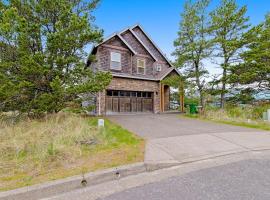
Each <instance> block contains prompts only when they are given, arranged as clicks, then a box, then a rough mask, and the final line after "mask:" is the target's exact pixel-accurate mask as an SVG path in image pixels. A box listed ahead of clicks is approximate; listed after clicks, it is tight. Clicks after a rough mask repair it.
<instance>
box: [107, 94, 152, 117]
mask: <svg viewBox="0 0 270 200" xmlns="http://www.w3.org/2000/svg"><path fill="white" fill-rule="evenodd" d="M106 112H107V113H114V112H153V93H152V92H140V91H120V90H108V91H107V95H106Z"/></svg>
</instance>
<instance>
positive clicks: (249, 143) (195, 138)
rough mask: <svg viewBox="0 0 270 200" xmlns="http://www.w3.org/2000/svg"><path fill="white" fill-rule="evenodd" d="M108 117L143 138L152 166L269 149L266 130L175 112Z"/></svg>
mask: <svg viewBox="0 0 270 200" xmlns="http://www.w3.org/2000/svg"><path fill="white" fill-rule="evenodd" d="M109 119H110V120H112V121H114V122H116V123H118V124H120V125H121V126H122V127H124V128H126V129H128V130H130V131H131V132H133V133H135V134H137V135H139V136H141V137H143V138H145V139H146V140H147V143H146V152H145V163H146V164H149V165H153V166H159V165H161V166H163V165H165V166H166V165H177V164H179V163H184V162H190V161H196V160H203V159H207V158H213V157H217V156H222V155H228V154H235V153H240V152H248V151H256V150H264V149H270V132H267V131H260V130H256V129H249V128H243V127H238V126H231V125H225V124H218V123H212V122H206V121H201V120H197V119H189V118H184V117H181V116H180V115H179V114H160V115H153V114H145V115H115V116H110V117H109Z"/></svg>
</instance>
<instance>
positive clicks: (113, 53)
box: [111, 52, 121, 62]
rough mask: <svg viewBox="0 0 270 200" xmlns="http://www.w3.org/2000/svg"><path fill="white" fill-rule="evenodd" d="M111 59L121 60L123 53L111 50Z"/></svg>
mask: <svg viewBox="0 0 270 200" xmlns="http://www.w3.org/2000/svg"><path fill="white" fill-rule="evenodd" d="M111 61H115V62H121V54H120V53H116V52H111Z"/></svg>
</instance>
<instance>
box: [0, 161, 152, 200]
mask: <svg viewBox="0 0 270 200" xmlns="http://www.w3.org/2000/svg"><path fill="white" fill-rule="evenodd" d="M155 169H156V168H155ZM150 170H151V168H148V167H147V165H145V164H144V163H143V162H140V163H135V164H130V165H123V166H119V167H115V168H110V169H106V170H102V171H97V172H90V173H87V174H85V175H84V178H83V176H82V175H77V176H72V177H68V178H64V179H60V180H55V181H49V182H46V183H41V184H37V185H32V186H27V187H23V188H19V189H15V190H10V191H5V192H0V199H1V200H14V199H16V200H23V199H27V200H33V199H39V198H46V197H49V196H52V195H56V194H60V193H64V192H68V191H71V190H76V189H80V188H84V187H87V186H92V185H96V184H100V183H103V182H107V181H112V180H117V179H119V178H122V177H126V176H129V175H136V174H139V173H143V172H146V171H150ZM82 180H84V181H83V182H84V183H85V186H83V185H82Z"/></svg>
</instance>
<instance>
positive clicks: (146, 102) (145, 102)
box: [142, 98, 153, 112]
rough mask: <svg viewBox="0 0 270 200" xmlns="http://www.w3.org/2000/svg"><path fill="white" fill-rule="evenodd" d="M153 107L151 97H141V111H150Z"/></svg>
mask: <svg viewBox="0 0 270 200" xmlns="http://www.w3.org/2000/svg"><path fill="white" fill-rule="evenodd" d="M152 109H153V101H152V99H151V98H143V99H142V111H143V112H151V111H152Z"/></svg>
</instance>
